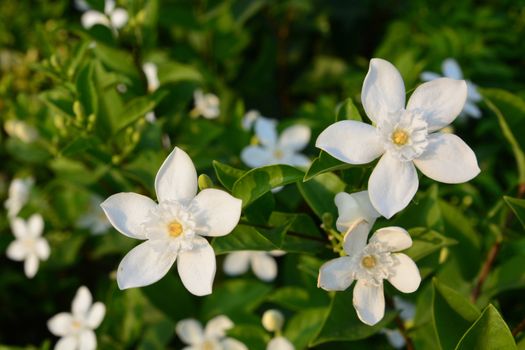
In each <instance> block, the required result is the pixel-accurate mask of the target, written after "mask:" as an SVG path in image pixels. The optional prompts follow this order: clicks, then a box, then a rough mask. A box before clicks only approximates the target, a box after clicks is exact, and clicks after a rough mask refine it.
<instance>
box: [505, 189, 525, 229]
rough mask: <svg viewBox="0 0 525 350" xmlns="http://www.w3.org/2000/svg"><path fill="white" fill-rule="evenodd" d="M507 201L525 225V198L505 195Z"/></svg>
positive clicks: (524, 225)
mask: <svg viewBox="0 0 525 350" xmlns="http://www.w3.org/2000/svg"><path fill="white" fill-rule="evenodd" d="M503 199H504V200H505V203H507V205H508V206H509V207H510V209H512V211H513V212H514V214H515V215H516V217H517V218H518V220H519V221H520V222H521V224H522V225H523V227H525V199H519V198H512V197H507V196H504V197H503Z"/></svg>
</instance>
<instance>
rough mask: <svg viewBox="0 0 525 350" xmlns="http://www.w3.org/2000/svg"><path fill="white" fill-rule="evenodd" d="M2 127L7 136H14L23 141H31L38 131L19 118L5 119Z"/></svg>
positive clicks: (36, 137) (36, 136) (35, 138)
mask: <svg viewBox="0 0 525 350" xmlns="http://www.w3.org/2000/svg"><path fill="white" fill-rule="evenodd" d="M4 129H5V132H6V133H7V134H8V135H9V136H11V137H16V138H18V139H20V140H21V141H22V142H25V143H31V142H34V141H36V140H37V139H38V131H37V130H36V129H35V128H33V127H32V126H31V125H29V124H27V123H25V122H23V121H21V120H15V119H9V120H7V121H6V122H5V123H4Z"/></svg>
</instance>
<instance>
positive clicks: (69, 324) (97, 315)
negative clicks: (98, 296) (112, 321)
mask: <svg viewBox="0 0 525 350" xmlns="http://www.w3.org/2000/svg"><path fill="white" fill-rule="evenodd" d="M105 314H106V307H105V306H104V304H103V303H101V302H100V301H98V302H96V303H93V297H92V296H91V293H90V292H89V289H87V288H86V287H85V286H82V287H80V288H79V289H78V291H77V293H76V295H75V298H74V299H73V302H72V304H71V313H69V312H61V313H59V314H57V315H55V316H53V317H52V318H51V319H50V320H49V321H47V328H49V331H50V332H51V333H53V334H54V335H56V336H57V337H61V338H60V340H59V341H58V342H57V343H56V345H55V350H76V349H78V350H95V349H96V348H97V337H96V335H95V332H94V330H95V329H96V328H97V327H98V326H99V325H100V324H101V323H102V320H103V319H104V315H105Z"/></svg>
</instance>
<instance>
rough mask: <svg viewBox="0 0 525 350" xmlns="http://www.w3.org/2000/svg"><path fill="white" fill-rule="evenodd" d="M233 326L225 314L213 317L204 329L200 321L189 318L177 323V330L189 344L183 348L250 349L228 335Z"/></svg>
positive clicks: (211, 349) (188, 349)
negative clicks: (227, 332)
mask: <svg viewBox="0 0 525 350" xmlns="http://www.w3.org/2000/svg"><path fill="white" fill-rule="evenodd" d="M233 326H234V324H233V322H232V321H231V320H230V319H229V318H228V317H226V316H224V315H220V316H217V317H214V318H212V319H211V320H210V321H208V323H207V324H206V327H205V328H204V329H203V328H202V325H201V323H200V322H199V321H197V320H195V319H192V318H188V319H185V320H182V321H179V322H178V323H177V326H176V327H175V332H176V333H177V335H178V336H179V338H180V339H181V340H182V341H183V342H184V343H186V344H188V345H189V346H187V347H185V348H184V349H183V350H248V348H247V347H246V345H244V344H243V343H241V342H240V341H238V340H236V339H233V338H229V337H226V331H227V330H229V329H231V328H233Z"/></svg>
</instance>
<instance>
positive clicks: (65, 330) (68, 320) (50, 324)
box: [47, 312, 73, 337]
mask: <svg viewBox="0 0 525 350" xmlns="http://www.w3.org/2000/svg"><path fill="white" fill-rule="evenodd" d="M72 323H73V315H71V314H70V313H69V312H61V313H59V314H56V315H55V316H53V317H51V318H50V319H49V321H47V328H48V329H49V331H50V332H51V333H53V334H54V335H56V336H58V337H63V336H65V335H66V334H69V333H70V332H71V325H72Z"/></svg>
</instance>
